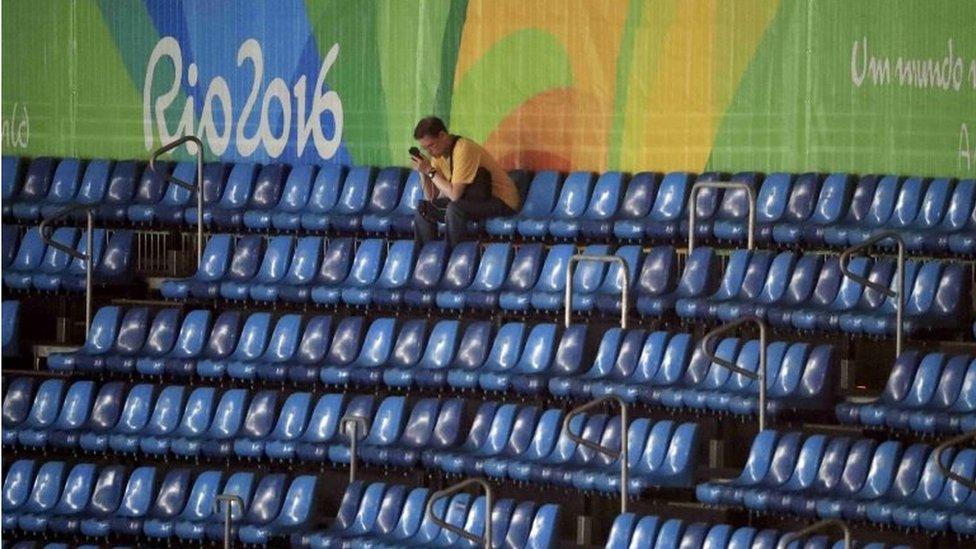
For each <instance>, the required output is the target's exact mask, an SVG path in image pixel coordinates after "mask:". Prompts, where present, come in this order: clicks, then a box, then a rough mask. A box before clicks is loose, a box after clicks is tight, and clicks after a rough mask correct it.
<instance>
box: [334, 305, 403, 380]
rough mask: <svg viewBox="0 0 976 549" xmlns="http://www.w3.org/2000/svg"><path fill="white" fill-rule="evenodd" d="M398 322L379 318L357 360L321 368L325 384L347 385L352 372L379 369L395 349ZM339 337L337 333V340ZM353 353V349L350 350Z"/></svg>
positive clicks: (343, 359) (372, 324)
mask: <svg viewBox="0 0 976 549" xmlns="http://www.w3.org/2000/svg"><path fill="white" fill-rule="evenodd" d="M395 329H396V320H395V319H393V318H378V319H376V320H374V321H373V322H372V323H371V324H370V326H369V329H368V330H367V332H366V334H365V336H364V337H363V345H362V347H360V348H358V349H356V350H355V351H353V352H357V351H358V352H357V353H356V354H357V356H356V358H355V360H352V361H349V360H345V358H346V356H342V360H341V361H340V362H337V363H333V362H329V361H326V362H325V363H324V364H323V365H322V368H321V374H320V377H321V379H322V382H323V383H328V384H345V383H348V382H349V379H350V376H351V374H352V371H353V370H355V369H359V368H369V369H374V368H378V367H379V366H380V365H382V364H383V363H384V362H386V360H387V358H389V355H390V351H391V350H392V348H393V341H394V339H395V337H396V336H395ZM338 337H339V334H338V333H337V335H336V338H338ZM349 350H350V351H352V349H351V348H350V349H349Z"/></svg>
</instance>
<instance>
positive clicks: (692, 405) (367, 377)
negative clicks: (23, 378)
mask: <svg viewBox="0 0 976 549" xmlns="http://www.w3.org/2000/svg"><path fill="white" fill-rule="evenodd" d="M211 318H212V313H211V312H210V311H208V310H195V311H190V312H188V313H187V314H186V315H185V316H183V317H182V322H181V320H180V313H179V311H178V310H177V309H164V310H161V311H158V312H156V313H155V316H153V314H152V313H151V312H150V311H149V309H147V308H143V307H134V308H129V309H121V308H119V307H115V306H109V307H103V308H102V309H99V311H98V312H97V313H96V314H95V317H94V320H93V322H92V328H91V331H90V332H89V337H88V339H87V341H86V343H85V345H84V346H83V347H81V348H80V349H79V350H78V351H75V352H71V353H59V354H52V355H51V356H49V357H48V367H49V368H51V369H52V370H56V371H81V372H86V371H89V372H97V371H115V372H123V373H126V372H129V373H131V372H138V373H141V374H147V375H156V374H170V375H189V374H193V373H196V374H197V375H199V376H201V377H208V378H213V377H223V376H227V377H232V378H238V379H266V380H275V381H281V380H285V379H288V380H291V381H295V382H314V381H316V380H320V381H322V382H324V383H327V384H331V385H346V384H355V385H363V386H368V387H375V386H376V385H378V384H385V385H387V386H390V387H398V388H405V387H427V388H442V387H451V388H454V389H462V390H463V389H479V388H480V389H481V390H484V391H514V392H516V393H520V394H539V393H541V392H542V391H545V390H548V391H549V392H550V393H551V394H553V395H556V396H559V397H573V398H579V399H583V398H593V397H601V396H606V395H617V396H619V397H621V398H623V399H624V400H626V401H628V402H638V401H640V402H642V403H644V404H649V405H653V406H663V407H669V408H686V409H693V410H699V411H712V412H716V413H734V414H745V415H752V414H755V413H756V410H757V404H758V403H757V399H756V397H757V395H758V391H759V385H758V382H757V381H753V380H751V379H749V378H748V377H747V376H744V375H742V374H738V373H733V372H732V371H731V370H729V369H727V368H725V367H722V366H720V365H718V364H713V363H712V362H711V361H710V360H709V359H708V358H707V357H706V356H705V355H704V353H703V352H702V350H701V349H700V348H698V347H696V346H695V345H694V342H693V340H692V337H691V335H689V334H685V333H678V334H673V333H669V332H665V331H654V332H651V331H647V330H643V329H630V330H622V329H620V328H616V327H614V328H610V329H608V330H607V331H606V332H605V333H603V335H602V336H601V338H600V341H599V345H598V346H597V347H596V349H595V353H593V357H594V358H593V360H592V362H584V361H583V357H584V356H586V355H588V354H589V351H587V349H586V344H587V342H586V340H587V329H586V327H585V326H583V325H571V326H570V327H569V328H566V329H561V328H560V327H558V326H557V325H555V324H551V323H540V324H526V323H522V322H508V323H505V324H503V325H502V326H500V327H499V328H498V329H497V330H496V329H493V328H492V326H491V324H490V323H489V322H488V321H471V322H467V323H462V322H460V321H457V320H439V321H428V320H425V319H411V320H402V321H398V320H396V319H394V318H385V317H380V318H375V319H373V320H372V322H368V321H367V320H366V319H364V318H362V317H358V316H357V317H345V318H333V317H331V316H326V315H319V316H313V317H310V318H308V319H305V318H303V317H302V316H301V315H298V314H285V315H282V316H280V317H278V319H277V320H275V319H274V317H273V316H272V315H271V314H270V313H266V312H259V313H251V314H250V315H244V314H242V313H240V312H237V311H225V312H223V313H221V314H220V315H219V316H217V318H216V319H215V320H213V322H212V324H211ZM716 353H717V354H718V356H720V357H722V358H724V359H726V360H729V361H731V362H733V363H734V364H736V365H737V366H738V367H740V368H743V369H745V370H749V371H753V372H755V371H757V369H758V364H759V342H758V341H755V340H752V341H740V340H739V339H736V338H727V339H724V340H722V341H720V342H719V343H718V346H717V348H716ZM834 369H835V358H834V353H833V349H832V348H831V347H830V346H829V345H819V346H815V345H810V344H807V343H787V342H779V341H777V342H771V343H769V344H768V347H767V381H766V385H767V388H768V389H769V393H768V398H769V403H768V410H769V412H770V413H777V412H779V411H782V410H785V409H794V410H795V409H811V408H824V407H826V406H828V405H829V404H830V402H832V400H833V392H832V385H833V383H832V381H831V380H832V379H833V378H832V371H833V370H834Z"/></svg>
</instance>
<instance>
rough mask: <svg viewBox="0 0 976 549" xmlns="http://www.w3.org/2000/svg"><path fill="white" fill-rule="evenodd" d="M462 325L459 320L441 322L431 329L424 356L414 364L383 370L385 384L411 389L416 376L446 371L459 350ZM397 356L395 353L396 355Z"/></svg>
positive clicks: (394, 366)
mask: <svg viewBox="0 0 976 549" xmlns="http://www.w3.org/2000/svg"><path fill="white" fill-rule="evenodd" d="M459 329H460V324H459V322H458V321H457V320H441V321H439V322H437V324H435V325H434V327H433V328H432V329H431V331H430V334H429V336H428V337H427V339H426V341H423V342H421V344H422V345H423V346H424V350H423V355H422V356H421V357H420V358H419V359H417V360H416V361H415V362H414V363H413V364H408V363H403V364H394V365H391V366H390V367H389V368H386V369H384V370H383V382H384V383H386V385H389V386H391V387H409V386H410V385H411V384H412V383H413V381H414V378H415V376H420V375H422V374H421V372H424V371H434V370H437V371H444V370H445V369H446V368H447V367H448V366H449V364H450V363H451V360H452V359H453V358H454V352H455V349H456V348H457V341H458V331H459ZM394 354H395V353H394Z"/></svg>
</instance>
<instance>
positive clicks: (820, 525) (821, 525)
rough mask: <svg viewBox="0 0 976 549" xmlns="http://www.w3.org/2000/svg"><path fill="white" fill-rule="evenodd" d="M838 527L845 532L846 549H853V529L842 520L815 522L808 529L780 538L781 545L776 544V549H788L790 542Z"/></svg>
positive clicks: (788, 533)
mask: <svg viewBox="0 0 976 549" xmlns="http://www.w3.org/2000/svg"><path fill="white" fill-rule="evenodd" d="M832 526H836V527H837V528H840V529H841V531H843V532H844V549H850V548H851V529H850V528H849V527H848V526H847V523H845V522H844V521H842V520H839V519H827V520H821V521H820V522H815V523H813V524H811V525H810V526H807V527H806V528H804V529H802V530H800V531H797V532H787V533H786V534H784V535H783V537H781V538H779V543H777V544H776V549H786V546H787V545H789V544H790V542H792V541H795V540H798V539H800V538H805V537H807V536H809V535H810V534H812V533H814V532H819V531H821V530H824V529H825V528H830V527H832Z"/></svg>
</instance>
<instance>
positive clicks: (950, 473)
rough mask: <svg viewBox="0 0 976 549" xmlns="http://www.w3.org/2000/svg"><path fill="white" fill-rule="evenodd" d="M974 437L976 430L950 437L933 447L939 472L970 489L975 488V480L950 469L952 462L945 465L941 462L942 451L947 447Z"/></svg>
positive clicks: (975, 436)
mask: <svg viewBox="0 0 976 549" xmlns="http://www.w3.org/2000/svg"><path fill="white" fill-rule="evenodd" d="M974 439H976V430H973V431H969V432H968V433H963V434H961V435H959V436H957V437H955V438H950V439H949V440H947V441H945V442H943V443H942V444H940V445H938V446H936V447H935V465H936V466H937V467H938V468H939V472H941V473H942V475H943V476H945V477H946V478H949V479H952V480H954V481H956V482H958V483H959V484H962V485H963V486H965V487H967V488H969V489H970V490H976V482H973V481H972V480H970V479H968V478H966V477H964V476H961V475H959V474H958V473H956V472H954V471H952V470H951V469H950V468H951V467H952V464H949V465H948V466H946V465H945V464H944V463H942V453H943V452H945V451H946V450H947V449H949V447H950V446H955V445H957V444H961V443H963V442H966V441H967V440H974Z"/></svg>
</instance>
